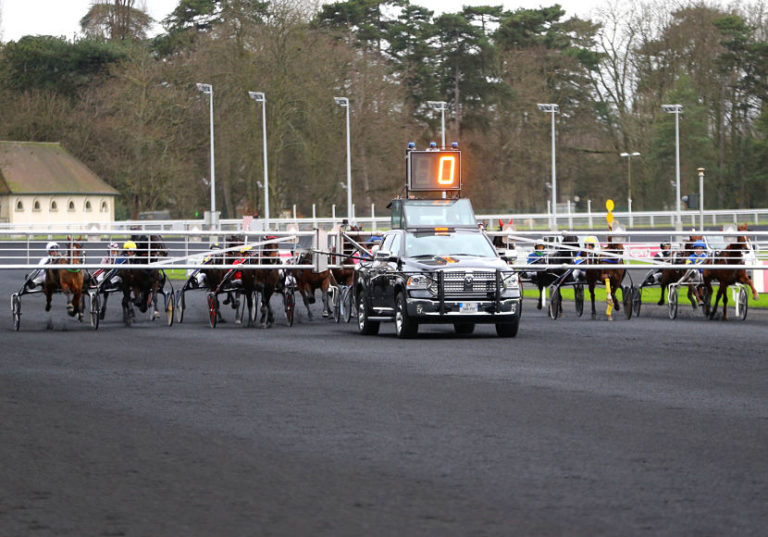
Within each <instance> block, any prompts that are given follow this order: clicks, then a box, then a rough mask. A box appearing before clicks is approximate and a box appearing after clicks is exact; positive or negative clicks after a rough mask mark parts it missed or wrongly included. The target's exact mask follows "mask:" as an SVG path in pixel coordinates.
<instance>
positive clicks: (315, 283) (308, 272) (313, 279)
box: [293, 252, 331, 320]
mask: <svg viewBox="0 0 768 537" xmlns="http://www.w3.org/2000/svg"><path fill="white" fill-rule="evenodd" d="M296 263H297V264H298V265H311V264H312V254H311V253H309V252H305V253H303V254H301V255H299V257H298V259H297V262H296ZM293 276H294V278H295V279H296V289H297V290H298V291H299V293H301V298H302V299H303V300H304V306H305V307H306V308H307V316H308V317H309V319H310V320H311V319H312V312H311V311H310V309H309V305H310V304H314V303H315V290H317V289H320V292H321V293H322V297H323V317H328V316H329V315H330V314H331V309H330V307H328V286H329V285H330V284H331V271H330V269H325V270H324V271H322V272H314V271H313V270H312V269H293Z"/></svg>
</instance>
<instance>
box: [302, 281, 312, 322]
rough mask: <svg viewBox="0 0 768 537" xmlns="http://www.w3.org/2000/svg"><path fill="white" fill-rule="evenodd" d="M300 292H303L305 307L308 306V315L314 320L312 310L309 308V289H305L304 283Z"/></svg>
mask: <svg viewBox="0 0 768 537" xmlns="http://www.w3.org/2000/svg"><path fill="white" fill-rule="evenodd" d="M299 293H300V294H301V299H302V300H303V301H304V307H305V308H307V317H309V320H310V321H311V320H312V310H310V309H309V304H310V301H309V298H308V297H307V294H308V293H307V291H306V290H305V289H304V286H303V285H302V286H301V287H300V288H299Z"/></svg>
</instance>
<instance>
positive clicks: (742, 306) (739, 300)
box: [736, 287, 749, 321]
mask: <svg viewBox="0 0 768 537" xmlns="http://www.w3.org/2000/svg"><path fill="white" fill-rule="evenodd" d="M736 306H737V307H738V309H737V310H736V317H737V318H738V319H739V320H741V321H743V320H744V319H746V318H747V310H748V309H749V304H748V303H747V289H746V287H742V288H741V289H739V295H738V296H737V297H736Z"/></svg>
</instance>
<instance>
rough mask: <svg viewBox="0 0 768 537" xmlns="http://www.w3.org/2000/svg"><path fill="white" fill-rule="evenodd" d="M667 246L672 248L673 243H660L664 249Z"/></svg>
mask: <svg viewBox="0 0 768 537" xmlns="http://www.w3.org/2000/svg"><path fill="white" fill-rule="evenodd" d="M665 246H666V247H667V248H672V245H671V244H670V243H668V242H662V243H661V244H659V248H661V249H662V250H664V249H665V248H664V247H665Z"/></svg>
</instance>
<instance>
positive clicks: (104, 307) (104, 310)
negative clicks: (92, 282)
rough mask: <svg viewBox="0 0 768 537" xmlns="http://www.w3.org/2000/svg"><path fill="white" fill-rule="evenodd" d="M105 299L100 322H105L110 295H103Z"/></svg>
mask: <svg viewBox="0 0 768 537" xmlns="http://www.w3.org/2000/svg"><path fill="white" fill-rule="evenodd" d="M101 296H102V297H103V298H104V303H103V304H102V305H101V312H100V313H99V318H100V320H104V315H106V313H107V299H108V298H109V293H104V294H103V295H101Z"/></svg>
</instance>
